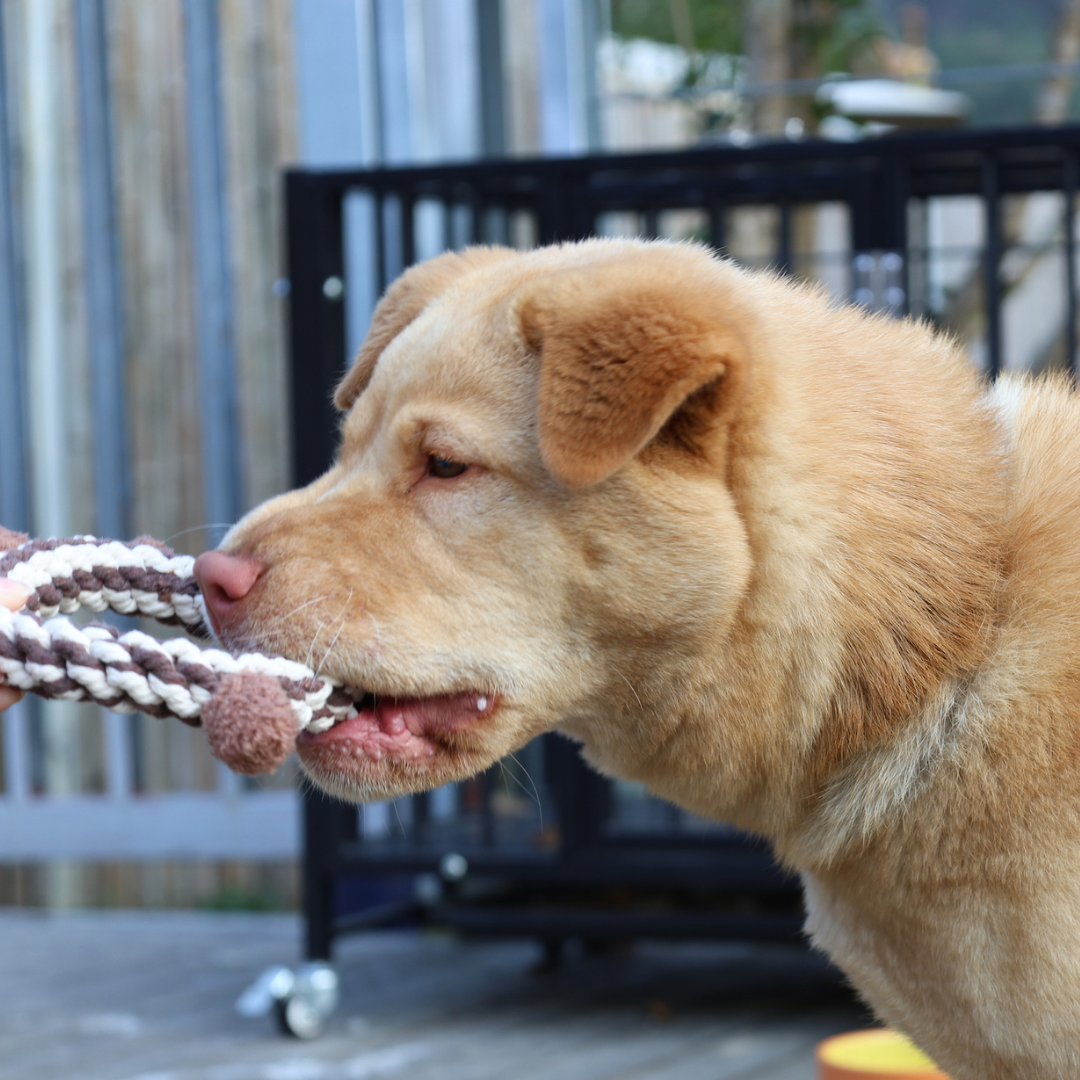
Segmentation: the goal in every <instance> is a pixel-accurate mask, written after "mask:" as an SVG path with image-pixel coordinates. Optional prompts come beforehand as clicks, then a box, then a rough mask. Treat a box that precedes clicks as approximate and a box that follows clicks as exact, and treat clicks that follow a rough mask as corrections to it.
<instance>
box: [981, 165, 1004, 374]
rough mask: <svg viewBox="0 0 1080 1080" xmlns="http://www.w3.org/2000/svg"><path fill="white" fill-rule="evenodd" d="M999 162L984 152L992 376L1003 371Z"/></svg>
mask: <svg viewBox="0 0 1080 1080" xmlns="http://www.w3.org/2000/svg"><path fill="white" fill-rule="evenodd" d="M998 186H999V185H998V168H997V162H996V161H995V160H994V159H993V158H992V157H991V156H990V155H989V154H984V155H983V160H982V197H983V211H984V213H985V220H986V246H985V253H984V258H985V264H984V266H983V283H984V290H985V302H986V368H987V373H988V374H989V375H990V377H991V378H996V377H997V374H998V372H999V371H1000V370H1001V274H1000V266H1001V205H1000V202H999V198H998V195H999V191H998Z"/></svg>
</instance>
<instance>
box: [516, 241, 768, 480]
mask: <svg viewBox="0 0 1080 1080" xmlns="http://www.w3.org/2000/svg"><path fill="white" fill-rule="evenodd" d="M714 268H715V264H713V263H712V262H711V260H710V259H709V258H708V256H707V255H706V254H705V253H704V252H701V251H694V250H692V249H687V248H678V247H670V248H667V249H652V250H649V249H642V250H641V251H639V252H635V253H633V254H631V255H627V256H626V257H625V258H621V259H617V260H612V261H611V262H605V263H600V264H598V265H594V266H590V267H588V268H582V269H575V270H567V271H562V272H559V273H555V274H551V275H549V276H547V277H545V278H542V279H541V280H539V281H537V282H535V283H533V284H532V285H531V286H529V288H528V291H527V292H526V293H525V294H524V295H523V296H522V297H521V299H520V301H519V307H518V311H519V314H520V318H521V325H522V330H523V332H524V335H525V339H526V341H527V342H528V344H529V345H530V346H531V347H532V348H533V349H535V350H536V351H537V352H538V353H539V354H540V392H539V415H538V427H539V438H540V451H541V453H542V455H543V458H544V463H545V464H546V465H547V467H548V469H549V470H550V471H551V473H552V475H553V476H554V477H555V478H556V479H557V480H559V481H561V482H562V483H564V484H567V485H569V486H572V487H581V486H584V485H586V484H594V483H597V482H598V481H600V480H603V479H605V478H606V477H608V476H610V475H611V474H612V473H613V472H615V470H616V469H618V468H619V467H620V466H621V465H623V464H625V463H626V462H627V461H629V460H630V459H631V458H632V457H634V456H635V455H636V454H638V453H639V452H640V451H641V450H642V449H644V447H645V446H647V445H648V444H649V443H650V442H651V441H652V440H653V439H654V438H655V437H656V435H657V434H658V433H659V432H660V431H661V429H663V428H664V427H665V425H667V424H668V423H669V422H670V421H672V420H673V418H674V417H675V416H676V414H677V413H679V410H680V407H682V406H684V405H687V406H688V408H687V411H688V412H689V411H690V410H689V405H688V399H690V398H692V397H693V398H695V400H698V398H699V396H701V401H702V404H703V408H704V411H705V412H706V413H707V414H708V419H709V420H710V421H712V422H715V420H716V418H717V415H718V413H721V412H724V411H725V409H726V408H728V407H733V404H734V401H735V399H736V398H737V394H738V388H739V386H740V385H741V383H742V373H743V371H744V369H745V367H746V361H747V346H746V343H745V342H744V340H743V338H742V335H741V334H740V333H739V332H738V330H737V328H736V326H735V325H734V323H733V322H732V321H731V318H730V316H731V311H730V308H729V309H728V310H725V307H726V305H725V302H724V300H725V291H726V290H724V289H723V288H722V287H721V286H719V285H718V284H717V282H716V280H715V275H714V272H713V271H714ZM706 388H709V389H715V391H716V392H715V393H712V394H707V395H700V392H704V391H705V390H706ZM706 399H707V400H706ZM695 411H696V413H697V419H699V420H700V419H701V413H702V409H700V408H699V409H697V410H695Z"/></svg>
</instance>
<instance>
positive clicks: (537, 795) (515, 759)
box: [499, 754, 544, 832]
mask: <svg viewBox="0 0 1080 1080" xmlns="http://www.w3.org/2000/svg"><path fill="white" fill-rule="evenodd" d="M506 756H507V757H508V758H509V759H510V760H511V761H512V762H513V763H514V764H515V765H516V766H517V767H518V768H519V769H520V770H521V771H522V772H523V773H524V774H525V776H526V778H527V779H528V781H529V783H530V785H532V797H533V799H535V800H536V809H537V811H538V812H539V814H540V831H541V832H543V831H544V804H543V803H542V802H541V801H540V792H539V791H538V790H537V787H536V781H535V780H534V779H533V778H532V773H530V772H529V770H528V769H526V768H525V766H524V765H523V764H522V763H521V761H520V759H519V758H518V757H516V756H515V755H514V754H507V755H506ZM499 764H500V765H502V762H501V761H500V762H499ZM503 771H504V772H505V771H506V770H505V769H504V770H503ZM509 775H510V776H511V777H513V780H514V782H515V783H516V784H517V786H518V787H519V788H521V790H522V791H524V792H525V794H526V795H528V794H529V792H528V790H527V789H526V787H525V785H524V784H523V783H522V782H521V781H520V780H518V778H517V777H516V776H514V775H513V773H510V774H509Z"/></svg>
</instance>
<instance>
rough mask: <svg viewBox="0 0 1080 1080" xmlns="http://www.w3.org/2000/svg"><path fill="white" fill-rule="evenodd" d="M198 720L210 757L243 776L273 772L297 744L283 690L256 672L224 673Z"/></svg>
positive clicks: (294, 725)
mask: <svg viewBox="0 0 1080 1080" xmlns="http://www.w3.org/2000/svg"><path fill="white" fill-rule="evenodd" d="M202 722H203V727H204V728H205V729H206V738H207V741H208V742H209V744H210V752H211V753H212V754H213V755H214V757H216V758H217V759H218V760H219V761H223V762H225V764H226V765H228V766H229V768H230V769H232V770H233V772H238V773H244V774H245V775H246V776H257V775H258V774H260V773H271V772H273V771H274V770H275V769H277V768H278V766H280V765H281V763H282V762H283V761H284V760H285V759H286V758H287V757H288V756H289V754H290V753H292V750H293V746H294V745H295V744H296V714H295V713H294V712H293V709H292V706H291V705H290V704H289V699H288V697H287V696H286V694H285V691H284V690H283V689H282V688H281V684H280V683H279V682H278V681H277V679H275V678H273V677H272V676H270V675H261V674H259V673H258V672H255V671H240V672H237V673H236V674H235V675H224V676H222V678H221V681H220V682H219V684H218V686H217V688H216V690H215V691H214V696H213V697H212V698H211V699H210V701H209V702H207V704H206V705H204V706H203V710H202Z"/></svg>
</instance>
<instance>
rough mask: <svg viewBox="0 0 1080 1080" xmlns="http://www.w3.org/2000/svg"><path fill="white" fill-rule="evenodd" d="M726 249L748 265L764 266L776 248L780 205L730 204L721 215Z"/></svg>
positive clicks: (769, 263)
mask: <svg viewBox="0 0 1080 1080" xmlns="http://www.w3.org/2000/svg"><path fill="white" fill-rule="evenodd" d="M724 218H725V222H724V234H725V235H724V239H725V247H726V249H727V253H728V254H729V255H730V256H731V257H732V258H733V259H735V260H736V261H737V262H740V263H742V264H743V265H744V266H749V267H766V266H769V265H771V264H772V263H774V262H775V261H776V256H777V252H778V251H779V249H780V209H779V207H776V206H734V207H731V208H730V209H729V210H728V211H727V212H726V213H725V215H724Z"/></svg>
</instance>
